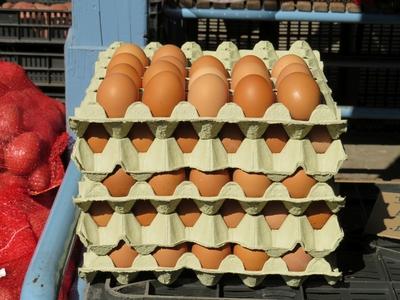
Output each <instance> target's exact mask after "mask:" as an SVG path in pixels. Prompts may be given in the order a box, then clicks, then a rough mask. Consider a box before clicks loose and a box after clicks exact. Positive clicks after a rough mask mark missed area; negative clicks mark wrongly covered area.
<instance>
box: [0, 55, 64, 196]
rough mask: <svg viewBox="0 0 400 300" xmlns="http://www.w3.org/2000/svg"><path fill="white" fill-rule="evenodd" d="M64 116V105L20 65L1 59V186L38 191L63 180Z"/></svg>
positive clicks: (32, 191) (45, 189) (30, 191)
mask: <svg viewBox="0 0 400 300" xmlns="http://www.w3.org/2000/svg"><path fill="white" fill-rule="evenodd" d="M64 116H65V108H64V106H63V105H62V104H61V103H59V102H58V101H54V100H53V99H52V98H50V97H48V96H46V95H44V94H43V93H42V92H41V91H40V90H39V89H38V88H36V87H35V86H34V84H33V83H32V82H31V81H30V80H29V79H28V78H27V76H26V74H25V72H24V70H23V69H22V68H21V67H19V66H18V65H15V64H12V63H7V62H0V149H1V150H0V186H1V185H6V184H7V185H12V186H15V185H17V186H20V187H25V188H27V189H28V191H29V193H30V194H32V195H37V194H40V193H43V192H46V191H48V190H49V189H52V188H54V187H57V186H58V185H59V184H60V183H61V180H62V175H63V173H64V170H63V167H62V161H61V160H60V159H59V157H60V155H61V153H62V152H63V151H64V150H65V147H66V145H67V143H68V136H67V134H66V133H65V121H64Z"/></svg>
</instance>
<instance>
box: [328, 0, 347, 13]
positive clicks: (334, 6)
mask: <svg viewBox="0 0 400 300" xmlns="http://www.w3.org/2000/svg"><path fill="white" fill-rule="evenodd" d="M345 9H346V7H345V4H344V3H342V2H331V3H329V10H330V11H332V12H345Z"/></svg>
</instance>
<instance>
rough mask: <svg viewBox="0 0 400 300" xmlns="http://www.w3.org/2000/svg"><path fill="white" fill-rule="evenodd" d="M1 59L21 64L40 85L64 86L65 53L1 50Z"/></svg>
mask: <svg viewBox="0 0 400 300" xmlns="http://www.w3.org/2000/svg"><path fill="white" fill-rule="evenodd" d="M0 60H2V61H9V62H14V63H17V64H19V65H21V66H22V67H23V68H24V69H25V71H26V73H27V74H28V76H29V78H30V79H31V80H32V81H33V82H34V83H35V84H36V85H38V86H39V87H48V86H52V87H64V86H65V83H64V81H65V78H64V54H63V53H35V52H13V51H10V52H6V51H0Z"/></svg>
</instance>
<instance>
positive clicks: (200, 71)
mask: <svg viewBox="0 0 400 300" xmlns="http://www.w3.org/2000/svg"><path fill="white" fill-rule="evenodd" d="M207 74H213V75H216V76H218V77H219V78H221V80H222V81H223V82H224V84H225V86H226V89H227V90H229V83H228V79H226V77H225V75H224V73H222V72H221V71H220V70H218V69H216V68H215V67H204V68H201V69H198V70H197V71H196V73H195V74H193V76H191V77H190V78H189V83H188V89H189V90H190V89H191V88H192V85H193V83H194V82H196V80H197V79H198V78H200V77H202V76H204V75H207Z"/></svg>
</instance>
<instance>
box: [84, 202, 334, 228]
mask: <svg viewBox="0 0 400 300" xmlns="http://www.w3.org/2000/svg"><path fill="white" fill-rule="evenodd" d="M88 212H89V214H90V216H91V217H92V219H93V221H94V222H95V223H96V225H97V226H99V227H105V226H107V224H108V222H109V221H110V219H111V217H112V215H113V214H114V210H113V209H112V208H111V207H110V205H109V204H108V203H107V202H106V201H100V202H94V203H92V205H91V206H90V209H89V211H88ZM132 213H133V215H134V216H135V218H136V220H137V221H138V222H139V224H140V225H142V226H150V224H151V223H152V222H153V220H154V218H155V217H156V215H157V210H156V209H155V208H154V206H153V205H152V204H151V202H150V201H147V200H139V201H136V203H135V204H134V206H133V207H132ZM176 213H177V214H178V216H179V218H180V220H181V221H182V223H183V225H184V226H185V227H193V226H194V225H195V224H196V222H197V220H198V219H199V218H200V215H201V211H200V210H199V208H198V206H197V205H196V204H195V202H194V201H193V200H190V199H185V200H182V201H181V202H180V203H179V205H178V206H177V208H176ZM218 213H219V214H220V215H221V216H222V218H223V220H224V222H225V224H226V226H227V227H228V228H236V227H237V226H238V225H239V223H240V222H241V220H242V219H243V217H244V216H245V214H246V212H245V211H244V210H243V208H242V207H241V205H240V204H239V202H238V201H235V200H231V199H228V200H225V201H224V203H223V205H222V206H221V208H220V209H219V212H218ZM261 214H262V215H263V216H264V217H265V221H266V222H267V224H268V227H269V228H270V229H272V230H278V229H279V228H280V227H281V225H282V224H283V222H284V221H285V219H286V217H287V216H288V211H287V209H286V208H285V206H284V205H283V204H282V202H280V201H272V202H268V203H267V205H266V206H265V207H264V209H263V210H262V212H261ZM304 215H305V216H307V219H308V221H309V222H310V225H311V227H312V228H313V229H316V230H319V229H322V228H323V227H324V225H325V224H326V222H327V221H328V220H329V218H330V217H331V216H332V212H331V210H330V209H329V208H328V206H327V205H326V203H325V202H324V201H316V202H313V203H311V204H310V206H309V207H308V208H307V210H306V211H305V212H304Z"/></svg>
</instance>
